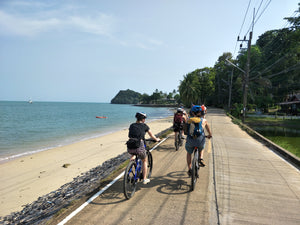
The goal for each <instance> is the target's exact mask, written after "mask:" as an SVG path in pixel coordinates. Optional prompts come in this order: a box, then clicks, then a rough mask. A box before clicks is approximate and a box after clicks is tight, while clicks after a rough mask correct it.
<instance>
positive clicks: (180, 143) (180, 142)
mask: <svg viewBox="0 0 300 225" xmlns="http://www.w3.org/2000/svg"><path fill="white" fill-rule="evenodd" d="M178 138H179V142H178V144H179V147H180V146H182V142H183V141H182V133H181V130H180V131H179V135H178Z"/></svg>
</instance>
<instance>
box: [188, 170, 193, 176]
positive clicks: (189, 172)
mask: <svg viewBox="0 0 300 225" xmlns="http://www.w3.org/2000/svg"><path fill="white" fill-rule="evenodd" d="M187 174H188V175H189V177H190V176H192V170H191V169H189V171H188V172H187Z"/></svg>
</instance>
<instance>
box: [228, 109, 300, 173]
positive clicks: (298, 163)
mask: <svg viewBox="0 0 300 225" xmlns="http://www.w3.org/2000/svg"><path fill="white" fill-rule="evenodd" d="M227 115H228V116H229V117H230V118H231V119H233V120H235V121H237V123H238V125H240V126H241V127H243V128H244V129H245V131H246V132H247V133H248V134H249V135H251V136H252V137H254V138H256V139H258V140H259V141H260V142H262V143H264V144H265V145H266V146H268V147H269V148H270V149H271V150H272V151H274V152H275V153H277V154H278V155H280V156H281V157H282V158H284V159H285V160H286V161H288V162H289V163H291V164H293V165H294V166H295V167H296V168H297V169H298V170H300V158H299V157H297V156H295V155H294V154H292V153H290V152H289V151H287V150H286V149H284V148H282V147H280V146H279V145H277V144H275V143H274V142H272V141H270V140H269V139H267V138H265V137H264V136H262V135H261V134H260V133H258V132H256V131H255V130H253V129H252V128H250V127H248V126H247V125H246V124H244V123H242V122H240V121H238V120H237V119H236V118H235V117H234V116H232V115H230V114H227Z"/></svg>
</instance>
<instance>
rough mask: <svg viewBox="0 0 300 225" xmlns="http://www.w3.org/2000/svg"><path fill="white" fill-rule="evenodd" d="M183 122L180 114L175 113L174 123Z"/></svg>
mask: <svg viewBox="0 0 300 225" xmlns="http://www.w3.org/2000/svg"><path fill="white" fill-rule="evenodd" d="M181 122H182V115H180V114H179V113H175V115H174V123H181Z"/></svg>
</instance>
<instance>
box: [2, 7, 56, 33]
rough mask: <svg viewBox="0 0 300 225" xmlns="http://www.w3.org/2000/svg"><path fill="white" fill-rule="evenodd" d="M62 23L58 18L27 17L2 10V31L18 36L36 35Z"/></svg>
mask: <svg viewBox="0 0 300 225" xmlns="http://www.w3.org/2000/svg"><path fill="white" fill-rule="evenodd" d="M59 25H60V21H59V20H58V19H56V18H49V19H45V20H34V19H25V18H22V17H18V16H13V15H10V14H7V13H5V12H3V11H0V32H1V33H2V35H3V34H9V35H17V36H35V35H37V34H39V33H41V32H44V31H47V30H49V29H53V28H55V27H57V26H59Z"/></svg>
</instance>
